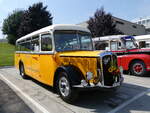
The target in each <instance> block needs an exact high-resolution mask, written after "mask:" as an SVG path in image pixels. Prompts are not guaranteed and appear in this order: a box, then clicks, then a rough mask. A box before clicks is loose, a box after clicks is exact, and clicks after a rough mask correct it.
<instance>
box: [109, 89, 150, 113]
mask: <svg viewBox="0 0 150 113" xmlns="http://www.w3.org/2000/svg"><path fill="white" fill-rule="evenodd" d="M149 92H150V89H148V90H146V91H144V92H142V93H140V94H138V95H136V96H134V97H133V98H132V99H130V100H128V101H126V102H124V103H123V104H121V105H120V106H118V107H116V108H115V109H113V110H111V111H110V112H108V113H116V112H118V111H119V110H121V109H123V108H124V107H126V106H127V105H129V104H130V103H132V102H133V101H135V100H137V99H138V98H140V97H142V96H144V95H145V94H147V93H149Z"/></svg>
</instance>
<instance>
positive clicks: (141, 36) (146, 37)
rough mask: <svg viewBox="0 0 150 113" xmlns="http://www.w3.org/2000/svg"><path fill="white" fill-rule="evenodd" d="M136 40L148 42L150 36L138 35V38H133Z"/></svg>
mask: <svg viewBox="0 0 150 113" xmlns="http://www.w3.org/2000/svg"><path fill="white" fill-rule="evenodd" d="M134 38H135V39H136V40H148V39H150V35H140V36H134Z"/></svg>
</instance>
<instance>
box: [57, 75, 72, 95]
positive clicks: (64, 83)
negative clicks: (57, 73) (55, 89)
mask: <svg viewBox="0 0 150 113" xmlns="http://www.w3.org/2000/svg"><path fill="white" fill-rule="evenodd" d="M59 90H60V93H61V94H62V95H63V96H64V97H66V96H68V95H69V92H70V86H69V82H68V80H67V79H66V78H65V77H61V78H60V80H59Z"/></svg>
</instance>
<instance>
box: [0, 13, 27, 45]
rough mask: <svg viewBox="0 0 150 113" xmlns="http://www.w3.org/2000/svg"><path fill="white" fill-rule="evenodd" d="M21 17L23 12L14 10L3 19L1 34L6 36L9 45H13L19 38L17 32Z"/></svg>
mask: <svg viewBox="0 0 150 113" xmlns="http://www.w3.org/2000/svg"><path fill="white" fill-rule="evenodd" d="M23 15H24V11H22V10H15V11H13V13H12V14H10V15H9V16H8V17H7V18H6V19H4V22H3V27H2V32H3V34H5V35H7V37H6V38H7V39H8V42H9V43H10V44H15V42H16V40H17V39H18V38H19V36H18V32H17V31H18V29H19V27H20V23H21V22H22V17H23Z"/></svg>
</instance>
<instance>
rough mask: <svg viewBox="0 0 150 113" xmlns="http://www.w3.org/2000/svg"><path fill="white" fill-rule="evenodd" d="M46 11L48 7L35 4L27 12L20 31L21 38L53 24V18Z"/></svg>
mask: <svg viewBox="0 0 150 113" xmlns="http://www.w3.org/2000/svg"><path fill="white" fill-rule="evenodd" d="M46 9H47V6H43V3H41V2H40V3H36V4H33V5H32V6H30V7H29V8H28V10H27V11H25V14H24V16H23V21H22V23H21V25H20V27H19V30H18V34H19V36H20V37H21V36H24V35H26V34H28V33H31V32H33V31H35V30H38V29H40V28H43V27H46V26H48V25H51V24H52V19H53V18H52V16H51V14H50V13H49V11H47V10H46Z"/></svg>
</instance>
